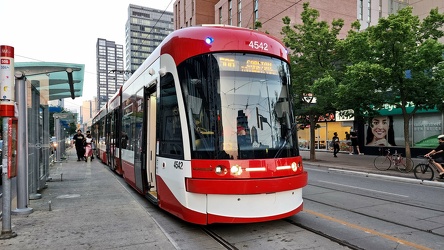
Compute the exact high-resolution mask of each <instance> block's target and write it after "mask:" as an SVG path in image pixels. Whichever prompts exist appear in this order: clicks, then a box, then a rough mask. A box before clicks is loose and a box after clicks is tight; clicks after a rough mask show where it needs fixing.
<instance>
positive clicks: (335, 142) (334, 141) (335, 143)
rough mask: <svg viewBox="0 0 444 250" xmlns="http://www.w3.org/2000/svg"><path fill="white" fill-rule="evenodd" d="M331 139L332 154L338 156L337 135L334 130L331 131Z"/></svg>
mask: <svg viewBox="0 0 444 250" xmlns="http://www.w3.org/2000/svg"><path fill="white" fill-rule="evenodd" d="M331 141H332V142H333V156H334V157H338V156H337V154H338V152H339V137H338V133H336V132H334V133H333V138H332V139H331Z"/></svg>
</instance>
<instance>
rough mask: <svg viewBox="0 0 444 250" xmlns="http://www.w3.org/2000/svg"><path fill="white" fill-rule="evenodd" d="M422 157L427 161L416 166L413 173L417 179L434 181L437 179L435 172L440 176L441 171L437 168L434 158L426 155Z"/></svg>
mask: <svg viewBox="0 0 444 250" xmlns="http://www.w3.org/2000/svg"><path fill="white" fill-rule="evenodd" d="M422 157H423V158H424V159H426V161H425V162H423V163H419V164H418V165H416V166H415V168H414V169H413V173H414V174H415V178H416V179H420V180H423V181H424V180H427V181H431V180H433V177H435V171H436V172H437V173H438V176H439V170H438V168H437V167H436V166H435V164H434V163H435V160H433V158H432V157H430V156H425V155H423V156H422ZM441 180H442V179H441Z"/></svg>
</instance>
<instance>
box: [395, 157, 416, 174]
mask: <svg viewBox="0 0 444 250" xmlns="http://www.w3.org/2000/svg"><path fill="white" fill-rule="evenodd" d="M397 167H398V170H399V172H401V173H408V172H410V171H412V169H413V168H414V167H415V163H413V160H412V159H409V158H404V159H402V162H401V163H399V164H398V166H397Z"/></svg>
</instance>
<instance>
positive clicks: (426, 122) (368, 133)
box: [298, 107, 444, 157]
mask: <svg viewBox="0 0 444 250" xmlns="http://www.w3.org/2000/svg"><path fill="white" fill-rule="evenodd" d="M412 109H413V107H410V108H408V109H407V110H408V112H411V111H412ZM379 114H380V116H376V117H372V118H370V119H368V120H367V121H365V122H361V123H359V122H354V118H353V117H351V118H346V117H341V116H339V112H336V114H334V115H333V114H327V115H326V116H325V117H328V118H325V117H321V118H320V119H319V121H318V123H317V128H316V130H315V138H314V140H315V142H316V144H315V149H316V150H329V148H330V147H329V144H330V141H331V138H332V137H333V133H334V132H337V133H338V136H339V140H340V150H341V151H348V150H349V148H348V145H347V140H346V139H347V138H346V132H347V133H350V132H351V131H357V135H358V144H359V147H360V149H361V153H365V154H370V155H377V154H381V152H385V150H384V149H385V148H391V149H393V151H394V150H397V151H398V152H400V153H402V154H404V153H405V143H404V125H403V124H404V120H403V117H402V112H401V109H400V108H397V109H395V108H390V107H388V108H386V109H382V110H380V111H379ZM443 124H444V113H443V112H441V111H439V110H437V109H433V110H419V111H417V112H416V114H415V115H413V117H412V118H411V119H410V122H409V136H410V138H409V141H410V147H411V153H412V156H413V157H416V156H418V155H423V154H426V153H427V152H429V151H430V150H431V149H433V148H435V147H436V146H437V145H438V141H437V139H436V138H437V137H438V135H440V134H444V127H443ZM298 137H299V148H300V149H302V150H304V149H306V150H308V149H309V146H310V141H311V138H310V128H309V126H305V127H304V126H298Z"/></svg>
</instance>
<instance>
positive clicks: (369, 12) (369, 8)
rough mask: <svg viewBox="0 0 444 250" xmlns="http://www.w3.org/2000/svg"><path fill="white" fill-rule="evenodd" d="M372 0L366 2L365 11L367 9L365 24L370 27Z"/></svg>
mask: <svg viewBox="0 0 444 250" xmlns="http://www.w3.org/2000/svg"><path fill="white" fill-rule="evenodd" d="M371 5H372V0H367V9H368V16H367V22H368V24H369V25H370V23H371V21H372V8H371Z"/></svg>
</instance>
